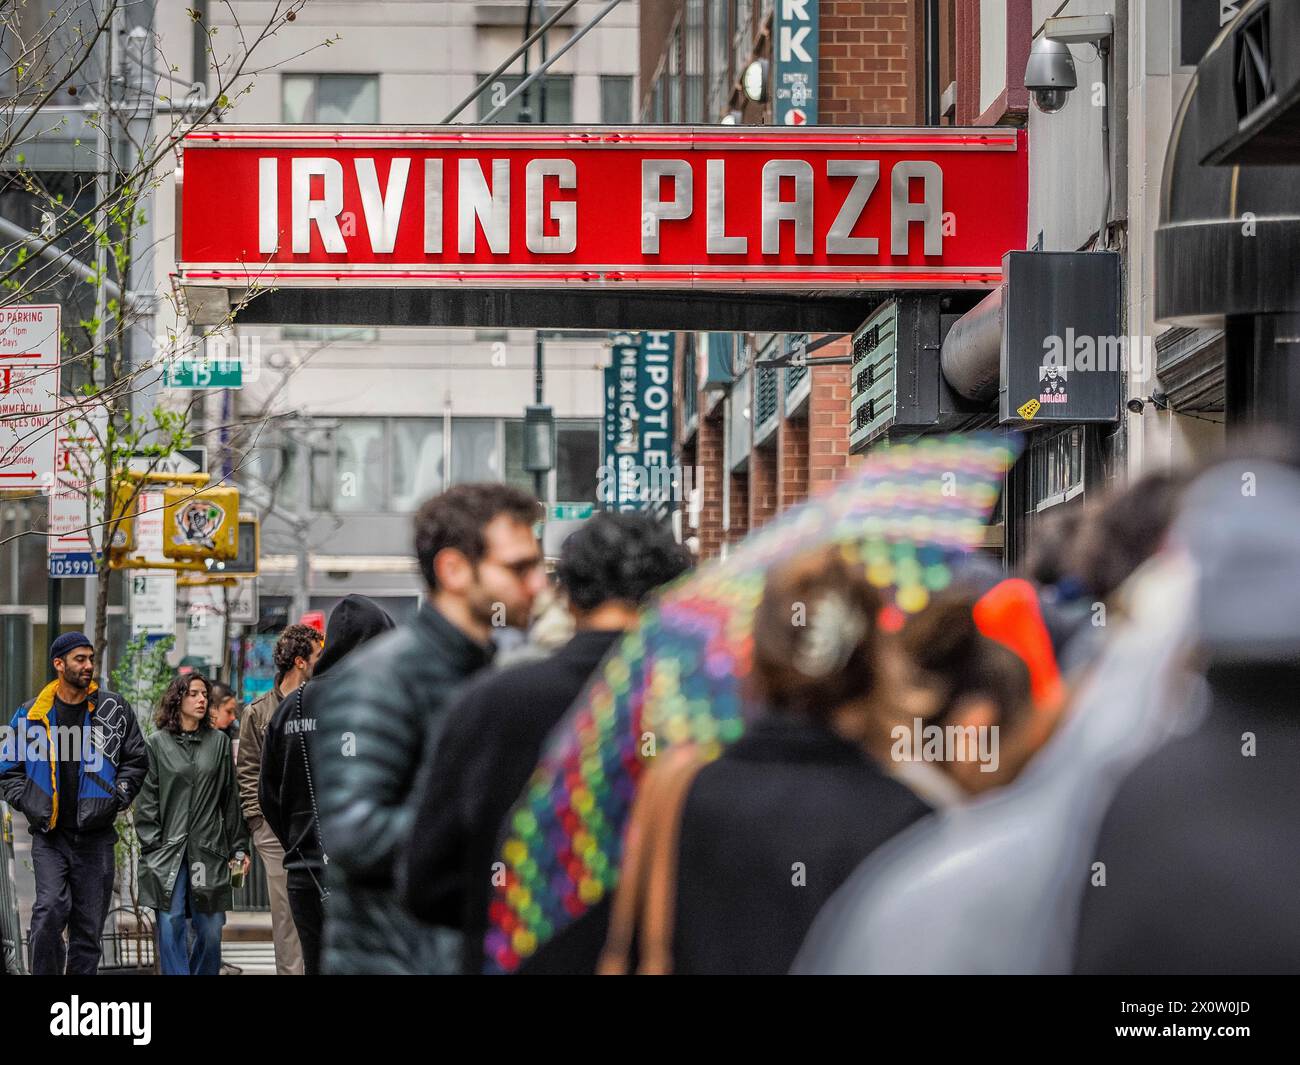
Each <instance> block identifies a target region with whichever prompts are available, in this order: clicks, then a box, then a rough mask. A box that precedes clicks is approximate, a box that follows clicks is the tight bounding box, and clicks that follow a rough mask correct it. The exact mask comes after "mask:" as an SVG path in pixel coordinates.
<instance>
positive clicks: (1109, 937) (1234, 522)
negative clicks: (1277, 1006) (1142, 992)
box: [1071, 451, 1300, 975]
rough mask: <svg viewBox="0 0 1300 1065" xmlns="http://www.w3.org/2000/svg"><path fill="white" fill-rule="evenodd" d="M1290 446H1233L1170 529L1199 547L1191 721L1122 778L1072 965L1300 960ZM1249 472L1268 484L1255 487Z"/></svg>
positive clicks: (1082, 904)
mask: <svg viewBox="0 0 1300 1065" xmlns="http://www.w3.org/2000/svg"><path fill="white" fill-rule="evenodd" d="M1278 459H1289V460H1291V461H1290V462H1286V461H1278ZM1293 461H1294V453H1291V454H1290V455H1288V454H1287V453H1286V452H1285V451H1284V452H1282V453H1281V455H1278V456H1277V457H1276V458H1274V457H1271V456H1269V457H1266V455H1255V456H1253V457H1249V458H1247V459H1245V460H1240V459H1235V458H1234V459H1231V460H1229V461H1227V462H1225V463H1223V464H1222V465H1220V466H1218V467H1216V468H1213V469H1211V470H1209V471H1207V472H1206V473H1205V474H1204V475H1203V476H1202V477H1201V478H1199V479H1198V480H1197V481H1196V482H1195V483H1194V484H1193V485H1192V486H1191V488H1189V490H1188V499H1187V507H1186V510H1185V512H1184V513H1183V514H1182V515H1181V516H1180V518H1179V521H1178V522H1177V524H1176V525H1175V526H1174V528H1173V530H1172V531H1171V534H1170V540H1171V541H1172V542H1173V544H1174V545H1176V546H1177V547H1179V548H1181V549H1183V550H1186V551H1187V553H1188V555H1189V556H1190V557H1191V558H1192V559H1193V560H1194V562H1195V566H1194V568H1193V573H1194V577H1193V590H1192V594H1191V596H1190V597H1189V600H1190V603H1189V604H1188V606H1187V608H1186V609H1185V611H1184V615H1185V616H1186V617H1187V618H1188V619H1189V626H1188V628H1189V631H1188V633H1187V636H1188V639H1187V641H1186V645H1185V647H1184V648H1182V650H1183V660H1184V661H1186V662H1187V663H1188V666H1189V672H1190V673H1192V675H1193V676H1194V677H1195V678H1196V680H1195V683H1194V685H1193V687H1192V693H1194V694H1193V697H1191V698H1184V699H1182V700H1181V703H1182V706H1181V707H1180V709H1181V710H1182V713H1183V716H1184V718H1185V719H1186V721H1185V725H1184V727H1183V728H1182V729H1180V730H1179V732H1180V733H1181V734H1178V735H1174V736H1173V737H1171V738H1170V739H1169V741H1168V742H1167V743H1166V744H1165V745H1164V746H1163V747H1160V748H1158V749H1156V750H1154V751H1150V752H1148V753H1147V754H1146V757H1145V758H1143V759H1142V760H1141V761H1139V762H1138V763H1137V764H1136V765H1135V766H1134V767H1133V768H1132V769H1131V770H1130V772H1129V773H1128V775H1127V776H1126V777H1125V778H1123V779H1122V780H1121V781H1120V783H1119V786H1118V790H1117V791H1116V793H1115V795H1114V797H1113V799H1112V801H1111V802H1110V803H1109V806H1108V808H1107V809H1106V810H1105V811H1104V817H1103V818H1102V819H1101V821H1100V826H1099V829H1098V832H1097V835H1096V837H1095V838H1094V839H1090V840H1089V843H1090V847H1089V850H1088V861H1089V863H1091V865H1090V867H1089V870H1088V871H1089V873H1090V874H1091V875H1087V876H1078V877H1077V878H1076V879H1075V881H1074V883H1075V886H1076V892H1077V895H1078V896H1081V897H1080V898H1079V913H1078V918H1077V921H1076V922H1075V925H1076V927H1077V930H1078V935H1077V941H1076V942H1075V944H1074V959H1073V965H1072V966H1071V968H1072V969H1073V971H1074V972H1077V973H1088V974H1094V973H1109V974H1114V973H1144V974H1146V973H1152V974H1154V973H1160V974H1172V973H1180V974H1197V975H1203V974H1207V973H1216V974H1228V973H1233V974H1244V973H1251V974H1256V973H1278V974H1280V973H1295V972H1296V971H1297V969H1300V892H1297V887H1298V886H1300V776H1297V773H1296V766H1297V764H1300V716H1298V715H1297V714H1296V702H1297V699H1296V693H1297V691H1300V609H1297V605H1296V598H1295V595H1294V594H1293V591H1292V590H1293V589H1295V588H1296V587H1297V584H1298V583H1300V471H1298V470H1297V469H1296V467H1295V466H1294V465H1293V464H1291V463H1292V462H1293ZM1245 483H1257V484H1258V485H1259V491H1258V494H1257V495H1245V494H1243V491H1242V485H1243V484H1245ZM1283 589H1286V590H1287V591H1286V592H1284V593H1283V594H1279V592H1280V591H1281V590H1283ZM1154 605H1155V607H1156V608H1157V609H1162V610H1166V611H1167V610H1169V609H1171V606H1172V605H1171V604H1169V603H1168V601H1167V600H1165V601H1163V602H1158V603H1156V604H1154ZM1123 679H1125V680H1128V681H1129V682H1130V685H1131V678H1123ZM1189 711H1190V712H1189ZM1099 868H1100V869H1102V870H1104V871H1105V873H1106V875H1105V876H1104V877H1098V876H1097V870H1098V869H1099Z"/></svg>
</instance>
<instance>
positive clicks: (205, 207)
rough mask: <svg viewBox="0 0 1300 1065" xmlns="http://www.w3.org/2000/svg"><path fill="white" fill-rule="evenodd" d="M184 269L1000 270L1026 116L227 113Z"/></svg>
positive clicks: (581, 272) (939, 275) (879, 276)
mask: <svg viewBox="0 0 1300 1065" xmlns="http://www.w3.org/2000/svg"><path fill="white" fill-rule="evenodd" d="M183 150H184V157H183V175H184V176H183V181H182V194H181V204H182V206H181V236H180V256H179V257H180V275H181V282H182V283H183V284H186V285H218V286H222V287H243V286H245V285H248V284H250V283H257V284H261V285H267V286H285V285H298V286H329V285H340V284H341V285H346V286H367V285H385V284H390V285H396V286H408V287H409V286H417V285H436V286H455V285H461V286H465V285H469V286H476V287H482V288H502V287H506V288H509V287H518V288H535V287H540V286H550V285H578V286H583V285H585V286H599V287H606V288H608V287H622V286H626V285H640V286H646V287H650V288H684V287H685V288H696V289H715V290H734V289H737V288H739V287H741V286H747V287H748V286H753V285H768V286H776V287H779V288H781V289H782V290H785V291H797V290H801V291H825V290H827V289H864V288H952V287H957V286H963V285H964V286H975V287H980V288H988V287H992V286H994V285H997V284H998V283H999V282H1000V281H1001V278H1002V272H1001V265H1000V264H1001V261H1002V255H1003V253H1004V252H1006V251H1009V250H1017V249H1022V248H1023V247H1024V246H1025V228H1026V204H1027V199H1028V176H1027V174H1028V169H1027V165H1026V164H1027V160H1026V155H1027V149H1026V142H1025V133H1024V131H1023V130H1014V129H1006V128H998V127H989V128H983V129H959V128H954V127H930V128H919V129H908V128H898V129H890V128H876V129H853V128H840V127H835V128H831V127H820V128H813V127H805V128H803V129H800V130H798V131H797V132H792V131H790V130H781V129H775V128H763V127H680V126H679V127H644V128H633V129H631V130H624V129H617V130H616V129H612V128H599V129H586V128H579V127H572V126H563V127H545V126H543V127H531V126H523V127H519V126H515V127H511V126H485V127H484V126H480V127H475V126H444V127H439V128H429V129H415V128H411V127H391V126H390V127H345V128H342V129H333V128H332V129H324V128H321V127H312V126H248V127H224V126H223V127H215V128H212V129H204V130H202V131H198V132H195V133H192V134H190V135H189V136H188V137H186V138H185V141H184V146H183Z"/></svg>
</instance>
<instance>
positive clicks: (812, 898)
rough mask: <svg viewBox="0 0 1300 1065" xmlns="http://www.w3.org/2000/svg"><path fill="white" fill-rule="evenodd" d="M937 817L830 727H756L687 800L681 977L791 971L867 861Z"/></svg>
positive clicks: (679, 925)
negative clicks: (833, 901) (816, 926)
mask: <svg viewBox="0 0 1300 1065" xmlns="http://www.w3.org/2000/svg"><path fill="white" fill-rule="evenodd" d="M928 812H929V807H928V806H927V805H926V804H925V803H924V802H922V801H921V800H920V799H918V798H917V797H916V796H915V795H914V794H913V793H912V792H911V791H909V790H908V789H907V788H905V787H904V786H903V785H902V784H900V783H898V782H897V781H896V780H893V779H892V778H890V777H889V776H887V775H886V774H885V773H884V771H883V770H881V769H880V768H879V767H878V766H877V765H876V764H875V762H873V761H872V760H871V759H870V758H869V757H868V756H867V755H866V754H865V753H864V752H863V751H862V750H861V749H860V748H859V747H857V746H855V745H854V744H852V743H850V742H849V741H847V740H845V739H843V738H841V737H840V736H838V735H836V734H834V733H832V732H831V731H829V730H828V729H825V728H822V727H820V726H818V725H815V724H812V723H806V722H802V721H796V720H791V719H786V718H777V717H769V718H764V719H762V720H760V721H757V722H755V723H754V724H753V725H751V726H750V728H749V729H748V731H747V732H746V733H745V735H744V736H742V737H741V738H740V739H739V740H737V741H736V742H735V743H734V744H732V745H731V746H730V747H728V748H727V750H726V751H724V752H723V754H722V756H721V757H720V758H719V759H718V760H717V761H716V762H713V763H711V764H710V765H707V766H705V767H704V768H703V769H702V770H700V773H699V775H698V776H697V777H696V778H695V781H694V782H693V783H692V785H691V790H690V792H689V793H688V794H687V797H686V805H685V808H684V810H683V814H682V827H681V842H680V850H679V858H678V876H677V908H676V918H675V922H674V929H673V944H672V948H673V971H674V972H677V973H785V972H787V971H788V970H789V968H790V966H791V965H792V964H793V963H794V959H795V955H796V954H797V953H798V952H799V947H800V945H801V944H802V943H803V940H804V936H805V935H806V934H807V932H808V929H809V927H810V926H811V925H812V922H813V918H815V917H816V916H817V912H818V911H819V910H820V909H821V908H822V906H823V905H825V903H826V902H827V900H828V899H830V897H831V895H833V894H834V893H835V891H836V890H838V889H839V887H840V885H841V884H843V883H844V881H845V880H847V879H848V877H849V875H850V874H851V873H852V872H853V870H854V869H856V868H857V867H858V865H859V863H861V861H862V860H863V859H864V858H865V857H866V856H867V855H868V854H870V853H871V852H872V851H873V850H875V849H876V848H877V847H879V846H880V845H881V844H882V843H884V842H885V841H886V840H887V839H889V838H890V837H891V836H893V835H895V834H896V833H898V832H900V831H902V830H903V829H904V828H906V827H907V826H908V825H910V824H911V823H912V822H914V821H916V820H917V819H918V818H921V817H924V816H925V815H926V814H927V813H928Z"/></svg>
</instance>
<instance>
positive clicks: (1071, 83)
mask: <svg viewBox="0 0 1300 1065" xmlns="http://www.w3.org/2000/svg"><path fill="white" fill-rule="evenodd" d="M1078 84H1079V81H1078V78H1077V77H1076V76H1075V73H1074V57H1073V56H1072V55H1070V47H1069V45H1067V44H1064V43H1063V42H1061V41H1057V40H1053V39H1052V38H1051V37H1046V36H1044V37H1037V38H1035V40H1034V43H1033V46H1032V47H1031V48H1030V49H1029V62H1028V63H1026V64H1025V88H1026V89H1028V90H1029V92H1030V94H1031V95H1032V96H1033V100H1034V104H1035V105H1036V106H1037V108H1038V110H1040V111H1042V112H1043V114H1045V115H1052V114H1055V113H1056V112H1057V111H1059V110H1060V109H1061V108H1062V107H1064V106H1065V101H1066V99H1067V98H1068V97H1069V95H1070V93H1071V92H1073V91H1074V88H1075V86H1077V85H1078Z"/></svg>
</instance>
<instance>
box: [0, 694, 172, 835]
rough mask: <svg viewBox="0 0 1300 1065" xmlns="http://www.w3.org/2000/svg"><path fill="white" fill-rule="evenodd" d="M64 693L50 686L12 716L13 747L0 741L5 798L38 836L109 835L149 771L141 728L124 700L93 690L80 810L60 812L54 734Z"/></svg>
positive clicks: (89, 700)
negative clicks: (57, 698) (58, 699)
mask: <svg viewBox="0 0 1300 1065" xmlns="http://www.w3.org/2000/svg"><path fill="white" fill-rule="evenodd" d="M58 686H59V685H58V681H50V683H49V684H47V685H46V686H45V687H44V688H42V689H41V692H40V694H39V695H37V696H36V698H35V699H32V700H31V701H29V702H26V703H24V704H23V705H22V706H20V707H19V708H18V709H17V710H16V711H15V712H14V715H13V718H12V719H11V720H10V722H9V732H8V736H7V739H8V742H7V743H6V742H0V798H3V799H4V800H5V801H6V802H7V803H9V805H10V806H12V807H13V808H14V809H15V810H17V811H19V812H20V813H21V814H23V816H25V817H26V818H27V823H28V826H29V827H30V828H31V830H32V831H33V832H49V831H51V830H52V829H55V828H66V829H69V830H72V831H79V832H94V831H96V830H97V829H102V828H108V827H109V826H111V825H112V824H113V821H114V819H115V818H116V817H117V814H118V811H120V810H125V809H126V808H127V807H128V806H130V805H131V803H132V802H133V801H134V800H135V796H136V793H137V792H139V790H140V785H141V784H143V783H144V777H145V772H146V771H147V770H148V768H149V756H148V755H147V754H146V753H145V746H144V736H143V734H142V733H141V732H140V724H139V722H137V721H136V718H135V711H134V710H132V709H131V704H130V703H128V702H127V701H126V700H125V699H123V698H122V696H120V695H118V694H117V693H116V692H111V691H108V690H106V689H104V688H96V689H95V690H93V691H91V693H90V695H89V697H88V698H87V700H86V707H87V711H88V716H87V718H86V724H87V726H89V735H88V736H87V742H88V743H89V747H88V748H86V750H84V751H83V757H82V763H81V771H80V778H79V785H78V794H77V802H76V809H75V810H71V811H69V810H65V809H62V808H61V807H60V806H59V803H58V794H59V789H58V773H57V771H56V767H55V764H54V754H55V753H56V752H55V749H54V748H55V745H54V744H53V743H52V742H51V741H52V738H53V736H52V734H51V732H50V726H51V724H52V722H51V720H50V710H51V708H52V707H53V705H54V694H55V692H56V691H57V690H58ZM4 738H5V737H0V739H4Z"/></svg>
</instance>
